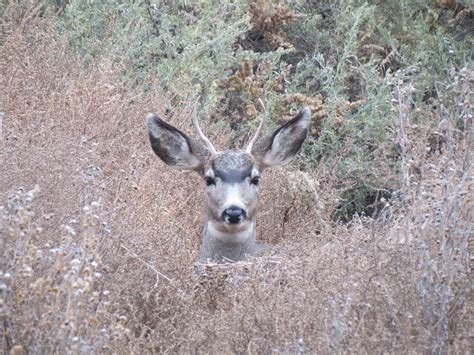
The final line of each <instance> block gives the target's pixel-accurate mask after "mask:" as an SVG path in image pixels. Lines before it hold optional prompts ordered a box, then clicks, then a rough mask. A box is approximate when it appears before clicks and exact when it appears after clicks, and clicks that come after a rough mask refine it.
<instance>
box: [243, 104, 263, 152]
mask: <svg viewBox="0 0 474 355" xmlns="http://www.w3.org/2000/svg"><path fill="white" fill-rule="evenodd" d="M258 102H259V103H260V106H262V109H263V117H262V120H261V121H260V124H259V125H258V128H257V132H255V135H254V136H253V138H252V140H251V141H250V143H249V145H248V146H247V149H245V151H246V152H247V153H249V154H251V153H252V148H253V145H254V144H255V142H256V141H257V138H258V136H259V135H260V132H261V131H262V128H263V125H264V123H265V120H266V117H267V109H266V108H265V105H264V104H263V101H262V100H261V99H258Z"/></svg>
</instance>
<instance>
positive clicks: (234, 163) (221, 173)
mask: <svg viewBox="0 0 474 355" xmlns="http://www.w3.org/2000/svg"><path fill="white" fill-rule="evenodd" d="M208 166H209V168H208V172H209V173H211V174H212V175H213V176H215V177H216V178H219V179H221V180H222V181H224V182H228V183H239V182H242V181H243V180H245V179H246V178H247V177H253V176H256V175H258V170H257V168H256V166H255V162H254V158H253V157H252V156H251V155H250V154H249V153H246V152H243V151H238V150H228V151H225V152H222V153H220V154H219V155H218V156H217V157H215V158H213V159H211V161H210V164H209V165H208Z"/></svg>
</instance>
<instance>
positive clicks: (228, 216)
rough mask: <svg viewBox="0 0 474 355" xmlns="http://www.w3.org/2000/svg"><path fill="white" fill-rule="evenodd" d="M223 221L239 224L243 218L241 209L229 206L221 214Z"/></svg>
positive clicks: (243, 213)
mask: <svg viewBox="0 0 474 355" xmlns="http://www.w3.org/2000/svg"><path fill="white" fill-rule="evenodd" d="M223 217H224V220H226V221H227V222H229V223H239V222H240V221H241V220H242V219H244V217H245V212H244V210H243V209H241V208H239V207H237V206H230V207H229V208H228V209H226V210H225V211H224V213H223Z"/></svg>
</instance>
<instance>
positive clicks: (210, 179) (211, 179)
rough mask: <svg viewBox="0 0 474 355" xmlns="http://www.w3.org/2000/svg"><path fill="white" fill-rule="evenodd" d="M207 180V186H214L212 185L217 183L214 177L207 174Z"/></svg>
mask: <svg viewBox="0 0 474 355" xmlns="http://www.w3.org/2000/svg"><path fill="white" fill-rule="evenodd" d="M205 180H206V185H207V186H212V185H215V184H216V180H214V179H213V178H211V177H210V176H206V177H205Z"/></svg>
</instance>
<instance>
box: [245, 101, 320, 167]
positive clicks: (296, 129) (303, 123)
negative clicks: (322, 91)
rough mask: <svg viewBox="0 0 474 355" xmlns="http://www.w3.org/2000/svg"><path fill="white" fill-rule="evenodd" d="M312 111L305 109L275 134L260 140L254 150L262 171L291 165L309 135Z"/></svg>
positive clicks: (253, 152) (253, 153)
mask: <svg viewBox="0 0 474 355" xmlns="http://www.w3.org/2000/svg"><path fill="white" fill-rule="evenodd" d="M310 121H311V110H310V109H309V108H308V107H305V108H304V109H303V110H301V111H300V113H299V114H298V115H297V116H296V117H294V118H292V119H291V120H290V121H288V122H286V123H285V124H284V125H282V126H280V127H279V128H278V129H276V130H275V131H274V132H272V133H270V134H268V135H266V136H265V137H262V138H260V139H259V140H258V141H257V142H256V143H255V145H254V146H253V148H252V155H253V156H254V157H255V159H256V161H257V163H258V165H259V167H260V169H261V170H263V169H265V168H266V167H271V166H279V165H283V164H287V163H289V162H290V161H291V160H293V158H294V157H295V156H296V153H298V151H299V150H300V148H301V146H302V145H303V142H304V140H305V138H306V136H307V135H308V130H309V124H310Z"/></svg>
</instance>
